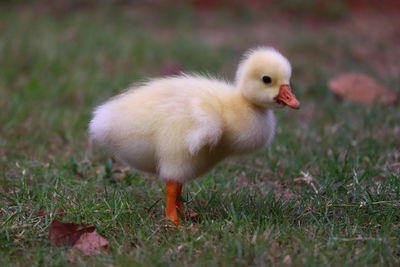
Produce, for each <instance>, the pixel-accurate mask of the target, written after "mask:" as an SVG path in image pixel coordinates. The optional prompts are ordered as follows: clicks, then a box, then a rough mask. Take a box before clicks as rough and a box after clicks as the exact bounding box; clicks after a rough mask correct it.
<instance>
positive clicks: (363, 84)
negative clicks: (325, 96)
mask: <svg viewBox="0 0 400 267" xmlns="http://www.w3.org/2000/svg"><path fill="white" fill-rule="evenodd" d="M329 87H330V88H331V90H332V91H333V92H334V93H335V94H337V95H338V96H340V97H344V98H348V99H351V100H353V101H356V102H359V103H363V104H366V105H371V104H372V103H374V101H375V100H376V101H379V103H382V104H394V103H396V101H397V95H396V93H395V92H393V91H391V90H390V89H388V88H387V87H385V86H383V85H381V84H379V83H378V82H377V81H375V80H374V79H372V78H370V77H368V76H366V75H363V74H360V73H346V74H342V75H339V76H337V77H335V78H333V79H331V80H330V81H329Z"/></svg>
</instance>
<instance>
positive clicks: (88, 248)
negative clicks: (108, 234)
mask: <svg viewBox="0 0 400 267" xmlns="http://www.w3.org/2000/svg"><path fill="white" fill-rule="evenodd" d="M107 246H108V241H107V240H105V239H104V238H103V237H102V236H101V235H99V234H98V233H97V232H96V231H94V232H91V233H84V234H82V235H81V236H80V238H79V240H78V241H77V242H76V243H75V245H74V248H77V249H79V250H80V251H82V252H83V253H84V254H85V255H89V256H92V255H95V254H99V253H100V250H101V248H104V247H107Z"/></svg>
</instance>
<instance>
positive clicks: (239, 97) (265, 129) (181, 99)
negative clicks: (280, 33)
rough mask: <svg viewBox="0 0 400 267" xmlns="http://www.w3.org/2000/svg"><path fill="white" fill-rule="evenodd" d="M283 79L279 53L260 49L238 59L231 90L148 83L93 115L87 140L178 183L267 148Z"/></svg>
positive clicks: (173, 81) (197, 80)
mask: <svg viewBox="0 0 400 267" xmlns="http://www.w3.org/2000/svg"><path fill="white" fill-rule="evenodd" d="M276 65H278V67H274V66H276ZM266 70H267V72H268V75H271V76H273V77H274V78H273V83H272V84H271V85H269V86H267V87H266V86H265V84H263V83H262V82H261V81H260V77H262V75H265V71H266ZM290 72H291V69H290V64H289V63H288V61H287V60H286V59H285V58H284V57H283V56H282V55H281V54H280V53H279V52H277V51H275V50H273V49H271V48H259V49H256V50H253V51H252V52H251V53H250V54H248V55H246V56H245V59H244V60H243V61H242V62H241V64H240V65H239V68H238V72H237V77H236V83H235V84H229V83H227V82H224V81H219V80H216V79H212V78H208V77H201V76H191V75H181V76H176V77H170V78H161V79H155V80H152V81H149V82H147V83H145V84H143V85H141V86H132V87H131V88H128V90H127V91H126V92H124V93H122V94H121V95H119V96H116V97H114V98H112V99H111V100H109V101H108V102H106V103H105V104H103V105H101V106H99V107H97V108H96V110H95V111H94V116H93V119H92V121H91V122H90V125H89V132H90V135H91V137H92V138H94V139H95V140H97V141H98V142H100V143H102V144H104V145H106V146H107V147H109V148H110V149H111V150H112V151H113V152H114V154H115V156H116V157H117V158H119V159H120V160H122V161H124V162H126V163H127V164H128V165H130V166H132V167H134V168H136V169H139V170H142V171H145V172H148V173H153V174H157V175H158V176H159V177H160V178H161V179H163V180H171V181H177V182H180V183H184V182H187V181H189V180H192V179H194V178H197V177H199V176H201V175H202V174H204V173H205V172H207V171H208V170H210V169H211V168H212V167H213V166H214V165H215V164H216V163H218V162H219V161H220V160H222V159H224V158H225V157H227V156H230V155H242V154H248V153H251V152H255V151H257V150H259V149H261V148H262V147H263V146H264V145H265V144H267V143H269V142H271V140H272V139H273V137H274V133H275V117H274V114H273V111H272V110H271V108H273V107H277V106H279V105H278V104H277V103H276V102H275V101H274V100H273V99H274V97H275V96H276V95H277V94H278V91H279V85H280V84H282V83H289V78H290ZM275 77H277V78H275Z"/></svg>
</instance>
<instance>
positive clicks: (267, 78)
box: [262, 76, 272, 84]
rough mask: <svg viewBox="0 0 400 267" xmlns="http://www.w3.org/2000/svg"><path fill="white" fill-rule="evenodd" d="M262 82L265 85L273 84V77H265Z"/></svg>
mask: <svg viewBox="0 0 400 267" xmlns="http://www.w3.org/2000/svg"><path fill="white" fill-rule="evenodd" d="M262 80H263V82H264V83H265V84H270V83H271V82H272V80H271V77H269V76H263V77H262Z"/></svg>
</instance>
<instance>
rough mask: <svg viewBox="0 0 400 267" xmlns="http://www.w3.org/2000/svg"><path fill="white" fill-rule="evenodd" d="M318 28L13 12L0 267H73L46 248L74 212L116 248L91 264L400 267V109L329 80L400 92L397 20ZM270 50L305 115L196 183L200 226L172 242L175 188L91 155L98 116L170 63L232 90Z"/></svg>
mask: <svg viewBox="0 0 400 267" xmlns="http://www.w3.org/2000/svg"><path fill="white" fill-rule="evenodd" d="M146 12H147V13H146ZM307 17H308V16H307V14H305V15H303V16H300V17H298V18H297V17H296V18H293V17H291V16H290V14H289V15H287V16H286V17H281V16H279V15H273V12H272V11H271V14H270V15H269V16H267V18H265V16H264V15H262V14H258V15H257V14H256V15H254V17H252V16H250V15H249V14H247V13H246V12H243V13H240V12H239V13H238V14H231V13H229V12H226V11H224V10H221V11H215V12H214V13H211V14H209V13H201V14H197V13H196V12H195V11H194V10H192V9H190V8H181V9H174V8H170V9H165V10H164V12H162V13H156V14H153V13H150V12H149V10H147V11H146V10H141V9H132V8H121V9H115V8H104V7H99V8H97V9H83V10H74V11H70V12H61V11H57V12H56V11H54V10H39V9H34V8H24V7H10V6H1V7H0V21H1V24H0V110H1V112H0V159H1V161H0V175H1V176H0V263H1V265H2V266H11V265H13V266H38V265H45V266H62V265H67V257H66V255H67V252H68V250H67V249H66V248H60V247H55V246H54V245H52V244H51V242H50V241H49V239H48V228H49V224H50V222H51V221H52V220H53V219H54V218H55V217H56V215H57V213H58V210H60V209H63V210H64V211H65V216H64V217H63V218H62V220H64V221H72V222H85V223H92V224H94V225H95V226H96V228H97V231H98V232H99V233H100V234H101V235H102V236H104V237H105V238H106V239H107V240H108V241H109V247H108V248H107V249H106V250H105V251H104V252H103V253H101V254H99V255H96V256H91V257H89V256H83V255H80V256H79V257H78V259H77V262H76V264H77V265H80V266H87V265H91V264H93V265H99V266H103V265H104V266H129V265H138V266H147V265H160V266H165V265H172V266H174V265H176V266H179V265H181V264H184V265H196V266H197V265H198V266H205V265H207V266H231V265H243V266H248V265H254V266H268V265H272V264H276V265H291V264H293V265H307V266H329V265H331V266H333V265H335V266H364V265H366V264H368V265H385V266H398V265H399V264H400V209H399V206H400V138H399V136H400V123H399V122H400V110H399V107H398V106H379V105H374V106H372V107H365V106H362V105H359V104H355V103H352V102H350V101H347V100H340V99H337V98H335V97H334V96H333V95H332V93H331V92H330V91H329V89H328V87H327V81H328V80H329V79H330V78H331V77H333V76H335V75H336V74H339V73H342V72H346V71H360V72H363V73H365V74H367V75H370V76H372V77H374V78H376V79H378V80H379V81H380V82H382V83H383V84H385V85H386V86H388V87H390V88H392V89H395V90H397V91H399V85H400V75H399V73H400V65H399V63H398V62H397V60H398V58H399V57H398V56H399V53H400V52H399V51H400V49H399V46H398V42H397V44H396V40H397V41H398V37H396V35H395V32H396V29H397V30H398V27H399V26H400V22H399V20H398V19H397V20H391V17H390V16H389V15H384V14H375V13H372V14H368V15H366V16H365V17H362V16H361V15H360V16H358V17H357V16H354V17H351V18H350V16H349V17H345V18H341V19H340V21H339V20H334V21H329V22H324V21H319V22H315V21H313V20H309V19H308V18H307ZM150 18H151V20H150ZM364 18H367V19H368V20H363V19H364ZM360 21H361V22H362V23H360ZM396 38H397V39H396ZM260 44H271V45H274V46H275V47H277V48H279V49H280V50H281V51H282V52H283V53H284V54H285V55H287V56H288V58H289V59H290V60H291V61H292V64H293V68H294V70H293V84H294V92H295V93H296V95H297V96H298V98H299V100H300V101H301V102H302V105H303V106H302V109H301V110H299V111H293V110H287V109H285V110H278V111H277V112H276V114H277V117H278V122H279V124H278V125H279V127H278V131H277V137H276V139H275V140H274V142H273V144H272V145H271V146H270V147H269V148H266V149H264V150H262V151H261V152H259V153H257V154H254V155H252V156H248V157H245V158H238V159H230V160H227V161H225V162H223V163H222V164H220V165H219V166H218V167H217V168H216V169H214V170H213V171H212V172H210V173H209V174H207V175H206V176H205V177H203V178H202V179H199V180H197V181H195V182H193V183H191V184H189V185H187V186H186V187H185V189H184V191H185V193H184V196H185V200H186V201H187V205H188V206H189V207H190V208H191V209H193V210H195V211H197V212H199V213H200V214H201V216H200V218H198V220H197V221H195V222H193V221H185V222H184V226H185V227H184V228H183V229H179V230H175V231H168V230H167V229H166V228H165V225H166V221H165V220H164V218H163V210H164V188H163V184H162V183H161V182H159V181H157V179H156V177H149V176H148V175H145V174H141V173H137V172H134V171H131V170H128V169H126V168H125V167H123V166H121V165H119V164H118V163H115V162H114V163H112V161H111V160H110V158H109V155H108V154H107V153H106V152H105V151H103V150H101V149H97V148H96V149H94V150H93V153H90V149H89V147H88V142H87V124H88V121H89V119H90V116H91V115H90V113H91V110H92V109H93V107H95V106H96V105H98V104H100V103H101V102H102V101H104V100H105V99H107V98H108V97H110V96H112V95H114V94H116V93H117V92H119V91H121V90H122V89H123V88H126V87H127V86H128V85H129V84H130V83H132V82H135V81H139V80H142V79H144V78H146V77H154V76H158V75H160V73H161V72H162V68H163V66H164V65H166V64H170V63H171V62H172V63H174V62H175V63H179V64H181V65H182V66H183V68H184V69H185V70H187V71H188V72H201V73H210V74H212V75H215V76H218V77H223V78H227V79H231V78H232V77H233V76H234V71H235V67H236V64H237V62H238V61H239V59H240V56H241V54H242V53H243V52H244V51H245V50H246V49H248V48H251V47H254V46H257V45H260ZM299 177H313V182H312V183H306V182H302V181H301V180H300V181H299V180H295V179H296V178H299ZM141 178H144V179H141ZM39 211H44V212H45V213H46V216H37V214H38V212H39Z"/></svg>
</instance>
